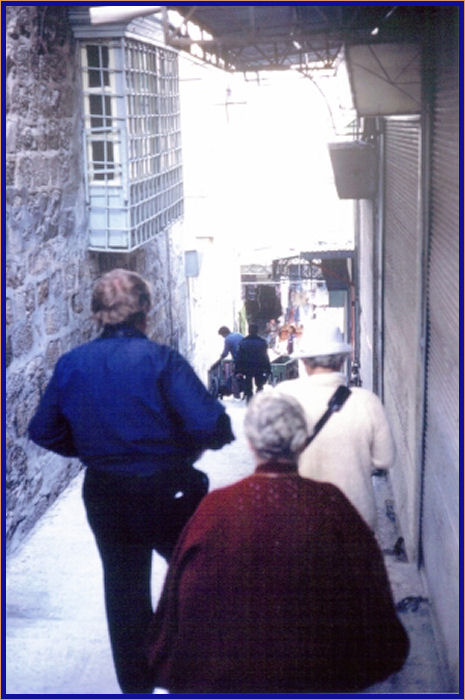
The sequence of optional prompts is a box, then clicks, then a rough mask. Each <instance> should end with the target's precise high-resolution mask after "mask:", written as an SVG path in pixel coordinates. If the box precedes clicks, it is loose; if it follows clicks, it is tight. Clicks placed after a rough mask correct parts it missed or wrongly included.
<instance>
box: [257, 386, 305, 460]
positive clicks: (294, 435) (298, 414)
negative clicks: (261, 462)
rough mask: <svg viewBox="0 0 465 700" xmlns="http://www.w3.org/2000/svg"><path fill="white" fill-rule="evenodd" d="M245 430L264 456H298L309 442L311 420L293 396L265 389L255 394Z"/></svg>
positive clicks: (271, 457)
mask: <svg viewBox="0 0 465 700" xmlns="http://www.w3.org/2000/svg"><path fill="white" fill-rule="evenodd" d="M244 430H245V434H246V436H247V438H248V439H249V442H250V444H251V446H252V447H253V449H254V451H255V452H256V453H257V455H258V456H259V457H260V458H261V459H267V460H269V459H273V458H283V459H291V460H295V459H297V457H298V455H299V454H300V453H301V452H302V450H303V449H304V448H305V446H306V440H307V436H308V429H307V420H306V417H305V413H304V410H303V408H302V406H301V405H300V403H299V402H298V401H296V399H294V398H293V397H292V396H284V395H280V394H276V393H274V392H273V391H263V392H260V393H258V394H256V395H255V396H254V398H253V399H252V401H251V402H250V404H249V406H248V408H247V413H246V416H245V422H244Z"/></svg>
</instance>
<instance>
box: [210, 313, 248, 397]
mask: <svg viewBox="0 0 465 700" xmlns="http://www.w3.org/2000/svg"><path fill="white" fill-rule="evenodd" d="M218 335H221V336H222V337H223V338H224V347H223V352H222V353H221V355H220V358H219V360H217V361H216V362H214V363H213V364H212V366H211V367H210V369H211V370H213V369H215V368H216V367H218V365H219V363H220V362H221V360H225V359H226V358H227V357H228V355H229V354H231V357H232V359H233V360H234V362H236V358H237V351H238V348H239V344H240V342H241V341H242V340H243V338H244V336H243V335H242V333H236V332H232V331H230V330H229V328H228V327H227V326H221V328H220V329H219V330H218ZM231 389H232V393H233V396H234V398H236V399H239V398H240V395H241V386H240V382H239V380H238V379H237V378H236V374H235V371H234V368H233V371H232V374H231Z"/></svg>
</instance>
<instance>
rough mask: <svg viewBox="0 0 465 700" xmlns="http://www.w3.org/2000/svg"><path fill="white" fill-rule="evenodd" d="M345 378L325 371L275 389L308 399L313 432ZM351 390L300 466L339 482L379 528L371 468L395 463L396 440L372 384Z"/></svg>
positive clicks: (312, 475) (304, 403) (313, 474)
mask: <svg viewBox="0 0 465 700" xmlns="http://www.w3.org/2000/svg"><path fill="white" fill-rule="evenodd" d="M344 383H345V380H344V377H343V375H341V374H339V373H338V372H324V373H321V374H313V375H306V376H303V377H299V378H298V379H291V380H289V381H285V382H281V383H280V384H278V385H277V386H276V388H275V391H278V392H279V393H282V394H290V395H291V396H294V397H295V398H296V399H297V400H298V401H299V402H300V403H301V404H302V406H303V407H304V408H305V410H306V413H307V420H308V425H309V429H310V431H311V432H313V428H314V426H315V424H316V423H317V421H318V420H319V419H320V418H321V416H322V415H323V413H324V412H325V411H326V408H327V406H328V401H329V399H330V398H331V396H332V395H333V394H334V392H335V391H336V389H337V387H338V386H339V385H340V384H344ZM351 391H352V394H351V395H350V396H349V398H348V399H347V401H346V403H345V404H344V405H343V407H342V408H341V410H340V411H339V412H337V413H334V414H333V415H332V416H331V417H330V418H329V420H328V422H327V423H326V425H325V426H324V427H323V428H322V430H321V431H320V432H319V433H318V435H317V436H316V438H315V439H314V440H313V442H312V443H311V444H310V445H309V446H308V447H307V449H306V450H305V451H304V452H303V453H302V455H301V458H300V461H299V472H300V474H301V475H302V476H306V477H310V478H311V479H315V480H316V481H328V482H330V483H332V484H335V485H336V486H338V487H339V488H340V489H341V491H342V492H343V493H345V495H346V496H347V498H348V499H349V500H350V501H351V502H352V504H353V505H354V506H355V508H357V510H358V511H359V513H360V514H361V515H362V516H363V518H364V519H365V521H366V522H367V524H368V525H369V526H370V527H371V529H372V530H374V529H375V526H376V505H375V497H374V491H373V485H372V482H371V474H372V472H373V470H374V469H378V468H382V469H389V467H390V466H391V465H392V462H393V460H394V444H393V440H392V435H391V430H390V428H389V424H388V422H387V418H386V414H385V411H384V408H383V405H382V403H381V401H380V400H379V398H378V397H377V396H376V395H375V394H373V393H372V392H371V391H367V390H366V389H361V388H358V387H351Z"/></svg>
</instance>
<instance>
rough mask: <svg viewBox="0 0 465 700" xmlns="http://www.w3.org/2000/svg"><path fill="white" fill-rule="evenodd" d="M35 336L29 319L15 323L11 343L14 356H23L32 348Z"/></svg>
mask: <svg viewBox="0 0 465 700" xmlns="http://www.w3.org/2000/svg"><path fill="white" fill-rule="evenodd" d="M33 342H34V336H33V333H32V329H31V326H30V323H29V321H20V322H19V323H17V324H16V325H15V327H14V328H13V331H12V334H11V344H12V350H13V356H14V357H21V356H22V355H26V354H27V353H28V352H30V350H32V346H33Z"/></svg>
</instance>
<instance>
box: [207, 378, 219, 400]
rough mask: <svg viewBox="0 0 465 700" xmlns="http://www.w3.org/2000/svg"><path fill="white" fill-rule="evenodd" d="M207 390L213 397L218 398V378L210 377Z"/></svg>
mask: <svg viewBox="0 0 465 700" xmlns="http://www.w3.org/2000/svg"><path fill="white" fill-rule="evenodd" d="M208 391H209V392H210V394H211V395H212V396H213V398H215V399H217V398H218V380H217V379H215V378H214V377H212V378H211V379H210V382H209V384H208Z"/></svg>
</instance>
